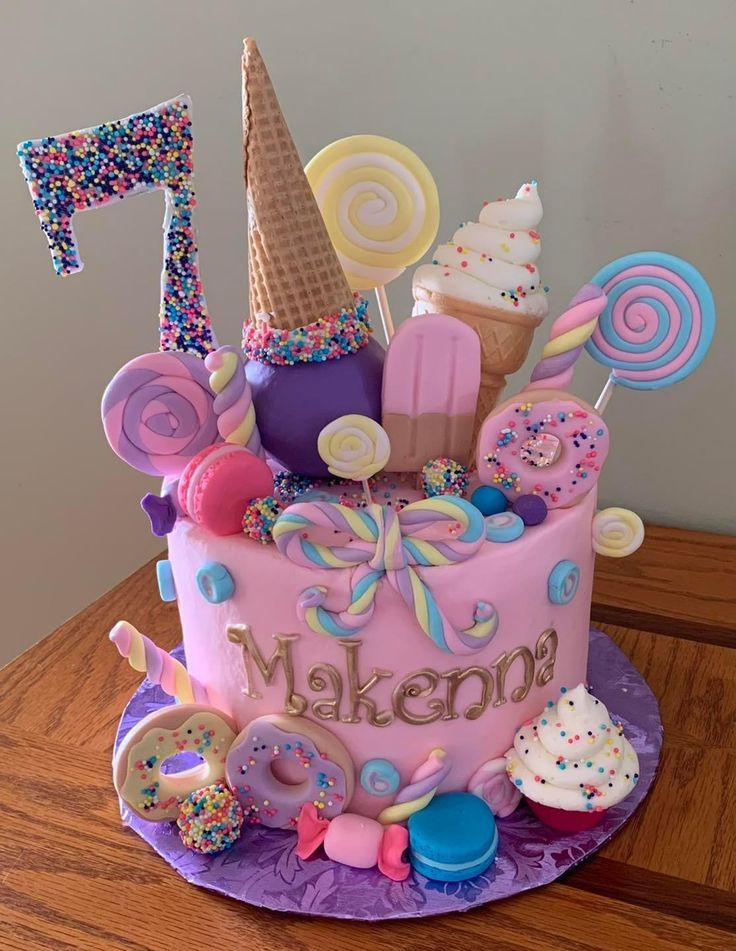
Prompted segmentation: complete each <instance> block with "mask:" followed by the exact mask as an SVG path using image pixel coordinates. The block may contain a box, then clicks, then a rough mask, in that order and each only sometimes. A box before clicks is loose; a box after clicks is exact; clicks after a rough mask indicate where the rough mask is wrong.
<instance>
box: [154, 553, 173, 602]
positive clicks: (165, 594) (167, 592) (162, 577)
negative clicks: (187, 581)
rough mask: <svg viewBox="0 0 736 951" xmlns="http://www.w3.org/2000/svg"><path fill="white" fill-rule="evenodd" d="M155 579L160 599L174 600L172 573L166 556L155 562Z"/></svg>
mask: <svg viewBox="0 0 736 951" xmlns="http://www.w3.org/2000/svg"><path fill="white" fill-rule="evenodd" d="M156 580H157V581H158V593H159V594H160V595H161V600H162V601H176V585H175V584H174V573H173V572H172V570H171V562H170V561H169V560H168V558H163V559H162V560H161V561H157V562H156Z"/></svg>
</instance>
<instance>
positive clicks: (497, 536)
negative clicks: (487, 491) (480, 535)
mask: <svg viewBox="0 0 736 951" xmlns="http://www.w3.org/2000/svg"><path fill="white" fill-rule="evenodd" d="M523 533H524V523H523V522H522V520H521V519H520V518H519V516H518V515H515V514H514V513H513V512H499V513H498V514H497V515H489V516H488V518H487V519H486V538H487V539H488V541H489V542H513V541H514V540H515V539H517V538H519V537H520V536H521V535H522V534H523Z"/></svg>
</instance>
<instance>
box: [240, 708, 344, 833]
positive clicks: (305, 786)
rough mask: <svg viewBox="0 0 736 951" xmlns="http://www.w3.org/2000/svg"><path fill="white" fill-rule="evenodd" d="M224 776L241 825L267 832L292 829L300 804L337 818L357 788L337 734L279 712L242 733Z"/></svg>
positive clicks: (326, 816)
mask: <svg viewBox="0 0 736 951" xmlns="http://www.w3.org/2000/svg"><path fill="white" fill-rule="evenodd" d="M277 763H278V765H279V767H281V768H283V769H284V770H289V769H290V768H293V769H295V770H297V771H298V775H297V779H296V780H295V781H287V778H286V777H285V778H284V779H282V778H280V777H277V775H276V773H275V772H274V770H273V767H274V765H275V764H277ZM226 775H227V781H228V785H229V786H230V788H231V789H232V790H233V792H234V793H235V795H236V796H237V797H238V799H239V800H240V804H241V805H242V807H243V811H244V812H245V821H246V822H247V823H248V824H249V825H262V826H268V827H269V828H271V829H293V828H294V826H295V825H296V822H297V818H298V816H299V810H300V809H301V807H302V805H303V804H304V803H319V814H320V817H322V818H331V817H333V816H337V815H339V814H340V813H341V812H342V811H343V810H344V809H345V807H346V806H347V804H348V803H349V802H350V799H351V798H352V795H353V790H354V788H355V768H354V766H353V761H352V759H351V758H350V754H349V753H348V751H347V750H346V749H345V747H344V746H343V745H342V743H341V742H340V741H339V740H338V739H337V738H336V737H335V736H333V735H332V734H331V733H330V732H329V731H328V730H326V729H325V728H324V727H321V726H318V725H317V724H316V723H312V722H311V721H310V720H306V719H304V718H302V717H290V716H284V715H280V714H271V715H266V716H263V717H258V718H257V719H255V720H253V721H252V722H251V723H249V724H248V726H246V727H245V729H244V730H242V731H241V733H240V734H239V736H238V737H237V738H236V739H235V742H234V743H233V745H232V747H231V749H230V753H229V755H228V758H227V769H226ZM302 776H303V779H301V777H302ZM290 779H291V777H288V780H290ZM300 779H301V781H299V780H300ZM318 844H319V843H318ZM315 847H316V846H315Z"/></svg>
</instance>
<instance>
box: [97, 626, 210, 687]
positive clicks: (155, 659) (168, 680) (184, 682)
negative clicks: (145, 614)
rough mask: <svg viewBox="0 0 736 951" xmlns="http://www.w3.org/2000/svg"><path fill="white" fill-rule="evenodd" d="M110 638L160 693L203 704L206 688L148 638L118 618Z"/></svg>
mask: <svg viewBox="0 0 736 951" xmlns="http://www.w3.org/2000/svg"><path fill="white" fill-rule="evenodd" d="M110 640H111V641H112V642H113V644H114V645H115V646H116V647H117V649H118V650H119V651H120V654H121V656H122V657H127V659H128V663H129V664H130V666H131V667H132V668H133V670H139V671H140V672H141V673H142V674H145V675H146V677H147V678H148V679H149V680H150V681H151V683H152V684H158V685H159V686H160V687H161V689H162V690H163V691H164V693H166V694H168V695H169V696H170V697H176V699H177V700H178V701H179V703H195V702H196V703H207V702H208V700H207V690H206V689H205V687H203V686H202V684H201V683H199V681H198V680H195V678H194V677H192V676H191V675H190V674H189V673H188V671H187V669H186V667H185V666H184V665H183V664H181V663H179V661H178V660H177V659H176V658H175V657H172V656H171V654H169V653H167V652H166V651H165V650H162V649H161V648H160V647H156V645H155V644H154V643H153V641H152V640H150V639H149V638H148V637H146V636H145V634H141V632H140V631H139V630H137V629H136V628H135V627H133V625H132V624H129V623H128V622H127V621H118V623H117V624H116V625H115V627H114V628H113V629H112V630H111V631H110Z"/></svg>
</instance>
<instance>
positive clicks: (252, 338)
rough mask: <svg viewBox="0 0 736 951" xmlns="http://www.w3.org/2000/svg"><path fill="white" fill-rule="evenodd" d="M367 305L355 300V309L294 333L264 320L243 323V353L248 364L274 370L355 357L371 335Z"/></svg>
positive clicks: (298, 329) (301, 328) (362, 300)
mask: <svg viewBox="0 0 736 951" xmlns="http://www.w3.org/2000/svg"><path fill="white" fill-rule="evenodd" d="M367 310H368V302H367V301H366V300H365V298H362V297H357V295H356V304H355V307H354V308H353V309H351V310H342V311H340V313H338V314H330V315H328V316H326V317H320V318H319V319H318V320H315V321H313V322H312V323H311V324H307V325H306V326H304V327H297V328H296V330H279V329H277V328H274V327H271V326H270V325H269V323H268V321H266V320H256V321H255V323H246V324H245V325H244V327H243V350H245V353H246V354H247V356H248V357H249V359H251V360H259V361H260V362H261V363H271V364H273V365H275V366H294V365H295V364H297V363H323V362H324V361H325V360H338V359H339V358H340V357H344V356H347V355H348V354H350V353H355V352H356V351H357V350H360V349H361V348H362V347H364V346H365V345H366V344H367V343H368V341H369V340H370V335H371V333H372V332H373V331H372V329H371V325H370V321H369V319H368V315H367Z"/></svg>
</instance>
